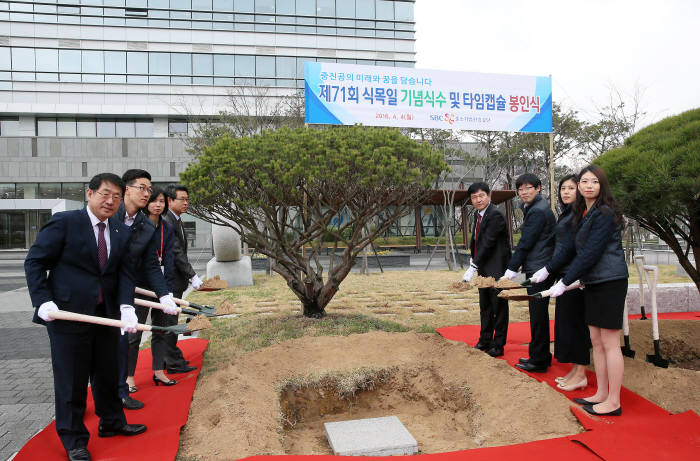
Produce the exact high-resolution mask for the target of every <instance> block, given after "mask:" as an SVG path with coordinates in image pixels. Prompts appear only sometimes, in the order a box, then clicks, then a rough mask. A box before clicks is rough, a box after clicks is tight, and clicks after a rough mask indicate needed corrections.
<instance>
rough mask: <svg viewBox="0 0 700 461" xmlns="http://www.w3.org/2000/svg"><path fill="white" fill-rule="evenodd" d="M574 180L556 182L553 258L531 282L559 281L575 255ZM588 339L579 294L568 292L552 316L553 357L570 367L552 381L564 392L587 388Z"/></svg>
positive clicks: (571, 178)
mask: <svg viewBox="0 0 700 461" xmlns="http://www.w3.org/2000/svg"><path fill="white" fill-rule="evenodd" d="M577 190H578V177H577V176H576V175H575V174H570V175H567V176H564V177H563V178H562V179H561V181H559V204H560V205H561V208H562V210H561V215H560V216H559V220H558V221H557V225H556V227H555V228H554V238H555V243H554V255H553V256H552V259H551V260H550V261H549V263H547V265H545V266H544V267H543V268H542V269H540V270H538V271H537V272H535V274H534V275H533V276H532V281H533V282H535V283H539V282H543V281H545V280H546V279H547V277H549V275H550V274H554V275H555V277H556V278H557V279H559V278H561V277H562V276H563V275H564V274H566V271H567V270H568V269H569V265H570V264H571V261H572V259H573V258H574V257H575V256H576V246H575V241H574V237H575V235H576V230H575V229H574V226H573V223H572V221H573V216H574V214H573V206H574V203H575V202H576V199H577V196H578V194H577ZM590 349H591V338H590V334H589V332H588V326H586V318H585V308H584V303H583V292H582V291H581V290H571V291H567V292H566V293H564V294H562V295H561V296H559V297H558V298H556V306H555V316H554V358H556V359H557V361H558V362H559V363H571V364H573V365H572V367H571V370H569V372H568V373H567V374H566V375H565V376H560V377H558V378H556V381H557V387H558V388H559V389H561V390H564V391H573V390H576V389H583V388H585V387H586V386H587V385H588V380H587V379H586V366H587V365H588V364H589V363H590V358H591V357H590V356H591V353H590Z"/></svg>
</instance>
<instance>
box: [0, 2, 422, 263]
mask: <svg viewBox="0 0 700 461" xmlns="http://www.w3.org/2000/svg"><path fill="white" fill-rule="evenodd" d="M413 7H414V1H405V0H400V1H399V0H392V1H384V0H37V1H26V0H24V1H14V0H12V1H6V0H3V1H0V249H4V248H26V247H28V246H30V245H31V243H32V242H33V240H34V238H35V236H36V233H37V232H38V229H39V228H40V226H41V225H42V224H43V223H44V222H46V220H48V218H49V217H50V216H51V213H53V212H56V211H60V210H64V209H71V208H77V207H82V206H83V201H84V190H85V186H86V182H87V181H89V179H90V177H92V176H93V175H95V174H97V173H99V172H103V171H110V172H114V173H117V174H121V173H122V172H123V171H125V170H126V169H129V168H143V169H145V170H148V171H149V172H150V173H151V175H152V176H153V182H155V183H163V184H167V183H170V182H175V181H177V180H178V174H179V173H180V172H181V171H183V170H184V169H185V168H186V166H187V164H188V162H189V161H190V156H189V154H188V153H187V151H186V148H185V145H184V143H183V141H182V140H181V139H180V137H179V136H180V135H183V134H187V132H188V120H191V117H192V116H193V115H194V116H203V117H207V116H213V115H216V114H218V113H219V111H220V110H222V109H225V108H226V107H227V101H228V95H229V94H230V92H231V90H232V88H233V87H237V89H239V90H240V89H242V91H243V92H244V93H245V92H246V89H249V90H250V91H253V90H252V89H253V88H256V89H259V88H261V87H264V88H266V89H267V90H268V93H267V94H269V95H270V96H284V95H290V94H293V93H295V92H297V91H298V89H300V88H303V81H304V80H303V78H304V76H303V68H304V62H305V61H323V62H339V63H350V64H365V65H367V64H368V65H381V66H405V67H413V66H414V64H415V51H414V48H415V47H414V45H415V37H414V33H415V22H414V17H413ZM184 221H185V225H186V229H187V232H188V236H189V238H190V242H191V244H192V245H194V246H198V247H202V246H207V245H208V243H209V225H208V224H206V223H204V222H201V221H198V220H196V219H194V218H192V217H185V220H184Z"/></svg>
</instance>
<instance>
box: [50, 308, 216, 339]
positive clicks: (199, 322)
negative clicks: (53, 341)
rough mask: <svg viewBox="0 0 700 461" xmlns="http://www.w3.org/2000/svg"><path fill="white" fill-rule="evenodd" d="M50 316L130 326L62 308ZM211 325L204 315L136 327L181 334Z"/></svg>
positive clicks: (83, 321)
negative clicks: (185, 321) (175, 322)
mask: <svg viewBox="0 0 700 461" xmlns="http://www.w3.org/2000/svg"><path fill="white" fill-rule="evenodd" d="M49 317H51V318H52V319H54V320H70V321H73V322H82V323H92V324H94V325H105V326H108V327H116V328H127V327H128V326H129V324H128V323H126V322H122V321H121V320H116V319H108V318H105V317H97V316H94V315H85V314H78V313H75V312H68V311H61V310H58V311H53V312H49ZM210 326H211V323H209V320H208V319H207V318H206V317H204V316H203V315H202V316H199V317H196V318H195V319H193V320H192V321H191V322H189V323H188V324H186V325H185V324H180V325H173V326H171V327H159V326H155V325H144V324H142V323H137V324H136V329H137V330H139V331H162V332H165V333H172V334H174V335H181V334H184V333H188V332H192V331H197V330H204V329H205V328H209V327H210Z"/></svg>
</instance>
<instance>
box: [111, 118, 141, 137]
mask: <svg viewBox="0 0 700 461" xmlns="http://www.w3.org/2000/svg"><path fill="white" fill-rule="evenodd" d="M114 135H115V136H116V137H117V138H133V137H135V136H136V128H135V127H134V121H133V120H117V121H116V123H115V130H114Z"/></svg>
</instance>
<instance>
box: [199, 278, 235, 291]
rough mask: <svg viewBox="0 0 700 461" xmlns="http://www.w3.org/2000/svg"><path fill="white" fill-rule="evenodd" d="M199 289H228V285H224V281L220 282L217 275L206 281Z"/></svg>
mask: <svg viewBox="0 0 700 461" xmlns="http://www.w3.org/2000/svg"><path fill="white" fill-rule="evenodd" d="M200 288H203V289H219V290H220V289H222V288H228V283H226V280H221V277H219V276H218V275H215V276H214V278H211V279H206V280H205V281H204V282H203V283H202V286H201V287H200Z"/></svg>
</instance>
